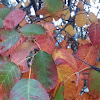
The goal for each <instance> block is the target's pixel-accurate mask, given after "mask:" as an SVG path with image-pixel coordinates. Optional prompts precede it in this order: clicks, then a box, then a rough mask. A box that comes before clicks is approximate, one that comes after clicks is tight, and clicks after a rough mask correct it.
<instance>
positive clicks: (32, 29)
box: [21, 24, 45, 36]
mask: <svg viewBox="0 0 100 100" xmlns="http://www.w3.org/2000/svg"><path fill="white" fill-rule="evenodd" d="M21 32H22V34H23V35H25V36H32V35H36V34H39V35H41V34H45V29H44V28H43V27H42V26H41V25H37V24H28V25H26V26H24V27H22V28H21Z"/></svg>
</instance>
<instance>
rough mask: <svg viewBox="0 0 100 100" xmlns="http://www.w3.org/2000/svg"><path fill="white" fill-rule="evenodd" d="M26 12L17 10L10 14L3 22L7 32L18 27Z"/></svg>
mask: <svg viewBox="0 0 100 100" xmlns="http://www.w3.org/2000/svg"><path fill="white" fill-rule="evenodd" d="M25 15H26V12H23V10H21V9H15V10H13V11H12V12H10V13H9V14H8V15H7V16H6V18H5V19H4V20H3V26H4V28H5V29H6V30H12V29H13V28H14V27H15V26H16V25H18V24H19V23H20V22H21V21H22V20H23V18H24V17H25Z"/></svg>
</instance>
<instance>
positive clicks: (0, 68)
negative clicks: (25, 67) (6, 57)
mask: <svg viewBox="0 0 100 100" xmlns="http://www.w3.org/2000/svg"><path fill="white" fill-rule="evenodd" d="M19 77H20V71H19V69H18V68H17V66H16V65H15V64H14V63H13V62H5V63H4V64H3V65H0V91H1V90H2V89H3V88H4V90H3V92H4V93H6V96H4V97H5V98H8V95H9V93H10V90H11V89H12V87H13V86H14V85H15V83H16V82H17V81H18V80H19ZM4 93H3V94H4ZM2 97H3V95H2ZM4 100H5V99H4Z"/></svg>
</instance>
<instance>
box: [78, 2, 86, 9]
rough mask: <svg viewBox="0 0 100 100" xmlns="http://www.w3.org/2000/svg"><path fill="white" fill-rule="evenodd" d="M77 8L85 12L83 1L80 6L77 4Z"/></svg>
mask: <svg viewBox="0 0 100 100" xmlns="http://www.w3.org/2000/svg"><path fill="white" fill-rule="evenodd" d="M77 7H78V8H79V9H80V10H83V9H84V4H83V2H82V1H79V2H78V4H77Z"/></svg>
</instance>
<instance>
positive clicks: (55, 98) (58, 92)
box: [53, 84, 64, 100]
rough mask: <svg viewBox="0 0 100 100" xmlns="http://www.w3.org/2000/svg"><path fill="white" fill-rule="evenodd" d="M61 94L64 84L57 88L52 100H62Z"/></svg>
mask: <svg viewBox="0 0 100 100" xmlns="http://www.w3.org/2000/svg"><path fill="white" fill-rule="evenodd" d="M63 92H64V84H63V85H62V86H60V87H59V88H58V90H57V92H56V95H55V97H54V99H53V100H64V95H63Z"/></svg>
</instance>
